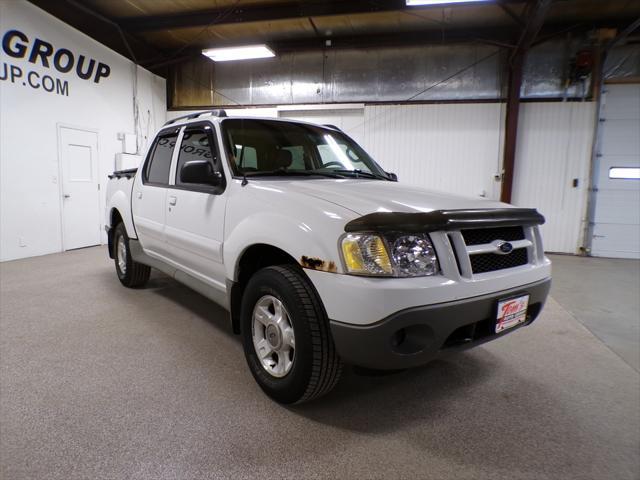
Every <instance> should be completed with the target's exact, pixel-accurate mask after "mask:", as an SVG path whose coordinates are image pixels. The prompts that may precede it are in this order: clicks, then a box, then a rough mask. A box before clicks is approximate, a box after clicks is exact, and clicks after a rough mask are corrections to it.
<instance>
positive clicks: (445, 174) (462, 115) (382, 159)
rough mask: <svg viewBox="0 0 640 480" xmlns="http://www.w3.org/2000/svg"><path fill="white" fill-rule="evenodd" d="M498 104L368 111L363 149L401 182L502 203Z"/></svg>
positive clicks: (391, 107)
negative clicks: (499, 176)
mask: <svg viewBox="0 0 640 480" xmlns="http://www.w3.org/2000/svg"><path fill="white" fill-rule="evenodd" d="M503 110H504V107H503V106H502V104H500V103H460V104H426V105H381V106H369V105H368V106H366V107H365V118H364V146H365V147H366V148H367V151H368V152H369V153H370V154H371V155H372V156H373V157H374V158H375V159H376V161H378V162H379V163H380V164H381V165H382V167H383V168H385V170H387V171H390V172H394V173H396V174H397V175H398V178H399V179H400V181H401V182H404V183H409V184H412V185H420V186H424V187H427V188H430V189H434V190H443V191H447V192H451V193H457V194H461V195H468V196H484V197H486V198H493V199H495V198H499V197H500V183H499V182H498V181H496V180H495V178H494V176H495V175H496V174H497V173H499V172H500V170H501V167H500V165H501V164H502V153H501V152H502V150H501V148H502V143H503V142H502V135H503V124H504V121H503V118H504V117H503V113H502V112H503Z"/></svg>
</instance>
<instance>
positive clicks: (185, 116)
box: [163, 109, 227, 127]
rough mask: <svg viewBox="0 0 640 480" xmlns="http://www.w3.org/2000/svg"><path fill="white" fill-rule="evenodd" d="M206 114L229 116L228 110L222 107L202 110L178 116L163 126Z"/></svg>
mask: <svg viewBox="0 0 640 480" xmlns="http://www.w3.org/2000/svg"><path fill="white" fill-rule="evenodd" d="M204 115H208V116H210V117H226V116H227V112H226V111H224V110H222V109H220V110H203V111H201V112H195V113H190V114H189V115H183V116H181V117H177V118H174V119H172V120H169V121H168V122H167V123H165V124H164V125H163V127H166V126H167V125H171V124H173V123H176V122H179V121H181V120H192V119H194V118H199V117H201V116H204Z"/></svg>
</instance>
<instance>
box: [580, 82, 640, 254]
mask: <svg viewBox="0 0 640 480" xmlns="http://www.w3.org/2000/svg"><path fill="white" fill-rule="evenodd" d="M603 102H604V103H603V115H602V118H603V119H604V121H603V122H602V124H601V127H600V128H601V129H602V130H601V137H600V148H599V153H600V156H599V172H598V177H597V179H596V180H597V181H596V182H595V185H596V187H597V189H598V190H597V193H596V211H595V219H594V223H595V225H594V229H593V240H592V244H591V253H592V255H595V256H599V257H616V258H640V178H638V171H639V169H640V84H638V85H636V84H634V85H607V87H606V93H605V96H604V98H603Z"/></svg>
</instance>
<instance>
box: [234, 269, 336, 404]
mask: <svg viewBox="0 0 640 480" xmlns="http://www.w3.org/2000/svg"><path fill="white" fill-rule="evenodd" d="M265 295H271V296H273V297H275V298H277V299H278V300H280V301H281V302H282V304H283V305H284V307H285V309H286V311H287V313H288V314H289V318H290V322H291V324H292V327H293V329H294V332H295V355H294V358H293V365H292V366H291V369H290V370H289V372H288V373H287V374H286V375H285V376H284V377H280V378H278V377H275V376H273V375H272V374H270V373H269V372H268V371H267V370H266V369H265V367H263V365H262V363H261V361H260V360H259V358H258V355H257V353H256V350H255V348H254V345H253V336H252V335H253V311H254V308H255V305H256V303H257V302H258V301H259V300H260V299H261V298H263V297H264V296H265ZM240 321H241V332H242V343H243V346H244V353H245V357H246V359H247V363H248V364H249V369H250V370H251V373H252V374H253V377H254V378H255V379H256V382H258V385H260V387H261V388H262V390H264V392H265V393H266V394H267V395H268V396H270V397H271V398H272V399H274V400H276V401H277V402H279V403H283V404H293V403H303V402H308V401H310V400H313V399H315V398H317V397H320V396H321V395H324V394H326V393H328V392H329V391H330V390H331V389H332V388H333V387H334V386H335V385H336V384H337V383H338V380H339V378H340V374H341V373H342V362H341V360H340V357H339V356H338V354H337V352H336V349H335V345H334V343H333V337H332V336H331V331H330V329H329V322H328V320H327V315H326V313H325V310H324V307H323V305H322V302H321V301H320V298H319V297H318V294H317V293H316V292H315V289H314V288H313V286H312V285H311V284H310V282H309V281H308V280H307V278H306V277H305V275H304V273H303V272H302V270H301V269H300V268H299V267H296V266H294V265H281V266H274V267H267V268H263V269H262V270H260V271H258V272H257V273H255V274H254V275H253V277H251V279H250V280H249V283H248V285H247V287H246V289H245V292H244V295H243V297H242V307H241V320H240Z"/></svg>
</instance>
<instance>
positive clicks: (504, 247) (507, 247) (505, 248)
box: [498, 242, 513, 253]
mask: <svg viewBox="0 0 640 480" xmlns="http://www.w3.org/2000/svg"><path fill="white" fill-rule="evenodd" d="M498 248H499V249H500V251H501V252H502V253H511V252H512V251H513V245H511V244H510V243H509V242H502V243H501V244H500V245H499V246H498Z"/></svg>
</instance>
